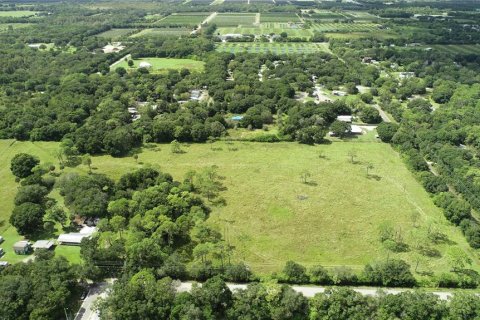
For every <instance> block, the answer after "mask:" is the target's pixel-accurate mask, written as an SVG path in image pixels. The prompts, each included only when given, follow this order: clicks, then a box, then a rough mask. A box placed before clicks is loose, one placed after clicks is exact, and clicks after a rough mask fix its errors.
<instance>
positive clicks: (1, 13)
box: [0, 10, 38, 18]
mask: <svg viewBox="0 0 480 320" xmlns="http://www.w3.org/2000/svg"><path fill="white" fill-rule="evenodd" d="M37 13H38V11H27V10H17V11H0V17H11V18H23V17H31V16H34V15H36V14H37Z"/></svg>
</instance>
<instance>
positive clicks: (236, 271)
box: [225, 263, 252, 282]
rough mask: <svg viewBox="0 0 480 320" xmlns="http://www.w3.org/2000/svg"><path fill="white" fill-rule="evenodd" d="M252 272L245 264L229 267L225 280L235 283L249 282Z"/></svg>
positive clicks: (226, 270)
mask: <svg viewBox="0 0 480 320" xmlns="http://www.w3.org/2000/svg"><path fill="white" fill-rule="evenodd" d="M251 276H252V272H251V271H250V269H249V268H248V266H246V265H245V264H243V263H239V264H234V265H230V266H227V267H226V269H225V279H226V280H227V281H233V282H248V281H249V280H250V278H251Z"/></svg>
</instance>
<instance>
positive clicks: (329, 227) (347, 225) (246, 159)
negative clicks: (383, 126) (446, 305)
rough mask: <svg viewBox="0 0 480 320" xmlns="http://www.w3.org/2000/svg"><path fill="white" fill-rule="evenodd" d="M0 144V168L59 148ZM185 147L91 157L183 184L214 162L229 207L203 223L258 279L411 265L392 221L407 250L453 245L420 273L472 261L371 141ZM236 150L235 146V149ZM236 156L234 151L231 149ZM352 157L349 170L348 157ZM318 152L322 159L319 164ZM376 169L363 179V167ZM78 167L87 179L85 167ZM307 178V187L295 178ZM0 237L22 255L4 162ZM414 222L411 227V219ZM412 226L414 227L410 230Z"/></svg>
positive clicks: (423, 196)
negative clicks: (386, 229)
mask: <svg viewBox="0 0 480 320" xmlns="http://www.w3.org/2000/svg"><path fill="white" fill-rule="evenodd" d="M10 144H11V140H8V141H6V140H3V141H1V142H0V146H1V150H2V152H1V156H0V160H1V161H2V163H9V161H10V158H11V157H13V155H14V154H16V153H18V152H27V153H32V154H36V155H38V156H39V157H41V159H42V161H52V162H54V163H55V161H54V156H53V155H54V154H55V151H56V148H57V146H58V144H57V143H46V142H43V143H38V142H35V143H32V142H16V143H14V144H13V145H10ZM214 147H215V148H213V146H212V145H211V144H193V145H185V146H183V149H184V150H185V151H186V152H185V153H184V154H172V153H171V151H170V146H169V145H152V148H145V149H144V150H143V152H142V153H140V154H139V159H138V161H139V163H138V164H137V163H136V162H135V160H134V159H133V158H112V157H109V156H99V157H94V158H93V167H94V168H96V169H95V171H96V172H99V173H100V172H101V173H106V174H108V175H109V176H111V177H112V178H116V179H117V178H119V177H120V176H121V175H122V174H123V173H125V172H128V171H129V170H133V169H134V168H136V167H140V166H141V164H149V165H152V166H154V167H157V168H159V169H161V170H164V171H165V172H169V173H172V174H173V175H174V177H175V178H176V179H179V180H180V179H182V178H183V175H184V174H185V173H186V172H187V171H188V170H190V169H200V168H204V167H207V166H211V165H217V166H218V170H219V173H220V174H221V175H222V176H224V177H225V180H224V184H225V186H226V188H227V190H226V191H224V192H223V193H222V196H223V197H224V198H225V199H226V203H227V204H226V206H224V207H214V208H213V211H212V214H211V216H210V218H209V222H210V223H211V224H212V225H215V226H217V227H218V229H219V230H220V231H221V232H222V233H223V234H224V237H225V238H226V239H227V241H229V242H231V243H232V244H233V245H235V247H236V250H235V252H236V253H235V258H236V259H238V260H243V259H244V260H245V261H246V262H247V263H248V264H249V265H251V266H252V268H253V270H254V271H256V272H259V273H268V272H273V271H279V270H281V268H282V266H283V265H284V263H285V261H287V260H290V259H291V260H295V261H298V262H300V263H303V264H305V265H307V266H311V265H313V264H322V265H325V266H328V267H333V266H337V265H347V266H351V267H352V268H354V269H356V270H360V269H361V268H362V267H363V265H364V264H365V263H368V262H372V261H375V260H376V259H382V258H384V257H385V256H390V257H399V258H402V259H405V260H406V261H408V262H409V263H410V264H412V265H415V263H416V257H417V256H416V254H415V253H413V251H409V252H404V253H392V252H388V251H387V250H386V249H385V248H384V247H383V246H382V245H381V243H380V241H379V227H380V225H382V224H385V223H389V224H391V225H392V226H393V227H394V228H395V229H396V230H397V231H398V232H400V233H401V235H402V237H403V239H404V241H405V242H406V243H407V245H409V246H413V245H414V244H415V243H416V242H417V241H418V236H419V234H423V233H425V232H426V230H427V229H434V230H439V231H441V232H443V233H444V234H446V235H447V236H448V238H449V241H448V244H447V243H444V244H438V245H435V248H436V249H438V250H439V252H440V253H441V257H438V258H426V257H423V258H422V260H421V263H420V264H419V267H418V270H420V271H429V270H432V271H434V272H443V271H448V270H449V269H450V266H449V257H448V254H447V252H448V251H449V249H450V248H451V247H459V248H461V249H462V250H464V251H466V252H467V253H468V254H469V255H470V256H471V257H472V259H473V260H474V264H473V265H474V267H473V268H475V269H477V270H478V260H477V259H476V255H475V254H474V253H473V250H471V249H470V248H469V247H468V245H467V243H466V241H465V239H464V237H463V235H462V234H461V232H460V230H459V229H458V228H456V227H453V226H451V225H450V224H449V223H448V222H447V221H446V220H445V218H444V217H443V215H442V213H441V211H440V210H439V209H438V208H436V207H435V206H434V205H433V203H432V201H431V199H430V198H429V196H428V194H427V193H426V192H425V191H424V190H423V188H422V187H421V186H420V184H419V183H418V182H417V181H416V180H415V179H414V178H413V176H412V175H411V173H410V172H409V171H408V170H407V169H406V168H405V166H404V164H403V162H402V160H401V159H400V157H399V155H398V154H397V153H396V152H395V151H393V150H392V148H391V147H390V146H389V145H386V144H382V143H378V142H374V140H373V138H371V137H370V138H369V139H360V140H359V141H358V142H356V141H350V142H334V143H332V144H330V145H320V146H314V147H312V146H306V145H300V144H297V143H274V144H268V143H248V142H225V141H224V142H217V143H216V144H215V145H214ZM232 147H235V148H232ZM235 149H238V150H237V151H230V150H235ZM351 150H356V154H357V157H356V159H355V163H351V162H350V160H349V157H348V153H349V152H350V151H351ZM320 152H322V157H319V154H320ZM367 163H371V164H373V166H374V169H372V170H371V171H370V175H369V176H367V174H366V164H367ZM69 170H76V171H82V172H86V171H87V169H86V168H84V166H79V167H77V168H75V169H69ZM305 171H308V172H309V173H310V174H311V176H310V178H308V181H307V182H308V183H307V184H305V183H303V182H302V181H301V177H300V175H301V173H302V172H305ZM0 178H2V181H3V182H4V183H3V184H2V186H1V187H0V196H1V197H2V199H5V201H2V202H1V203H0V210H1V211H0V212H1V216H0V219H1V223H2V226H1V227H0V232H1V235H3V236H4V237H5V239H6V241H7V242H6V243H5V244H4V245H2V247H4V248H6V249H7V259H8V260H9V261H18V260H20V259H22V258H23V257H20V256H15V255H12V254H11V253H9V252H8V249H9V248H11V245H12V244H13V242H15V241H16V240H18V238H19V237H18V235H17V234H16V232H15V230H14V229H13V228H12V227H9V225H8V217H9V215H10V212H11V209H12V202H13V197H14V195H15V192H16V183H15V182H14V178H13V176H12V175H11V173H10V171H9V166H8V165H5V166H3V168H2V169H0ZM414 213H415V214H416V215H418V219H417V221H413V220H412V216H413V214H414ZM414 224H415V226H414ZM76 250H78V249H76V248H65V247H58V248H57V252H58V253H61V254H64V255H66V256H68V257H69V258H70V259H71V260H74V259H75V257H77V259H78V255H77V253H78V251H76Z"/></svg>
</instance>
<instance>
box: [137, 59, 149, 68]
mask: <svg viewBox="0 0 480 320" xmlns="http://www.w3.org/2000/svg"><path fill="white" fill-rule="evenodd" d="M138 67H139V68H145V69H150V68H151V67H152V65H151V64H150V63H148V62H146V61H142V62H140V63H139V65H138Z"/></svg>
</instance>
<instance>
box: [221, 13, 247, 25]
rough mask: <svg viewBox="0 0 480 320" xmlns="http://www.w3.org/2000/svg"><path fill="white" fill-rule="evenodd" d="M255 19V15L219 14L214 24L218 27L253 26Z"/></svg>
mask: <svg viewBox="0 0 480 320" xmlns="http://www.w3.org/2000/svg"><path fill="white" fill-rule="evenodd" d="M255 19H256V14H255V13H219V14H217V15H216V17H215V18H214V19H213V20H212V23H215V24H216V25H217V26H218V27H234V26H239V25H241V26H252V25H253V23H254V22H255Z"/></svg>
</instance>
